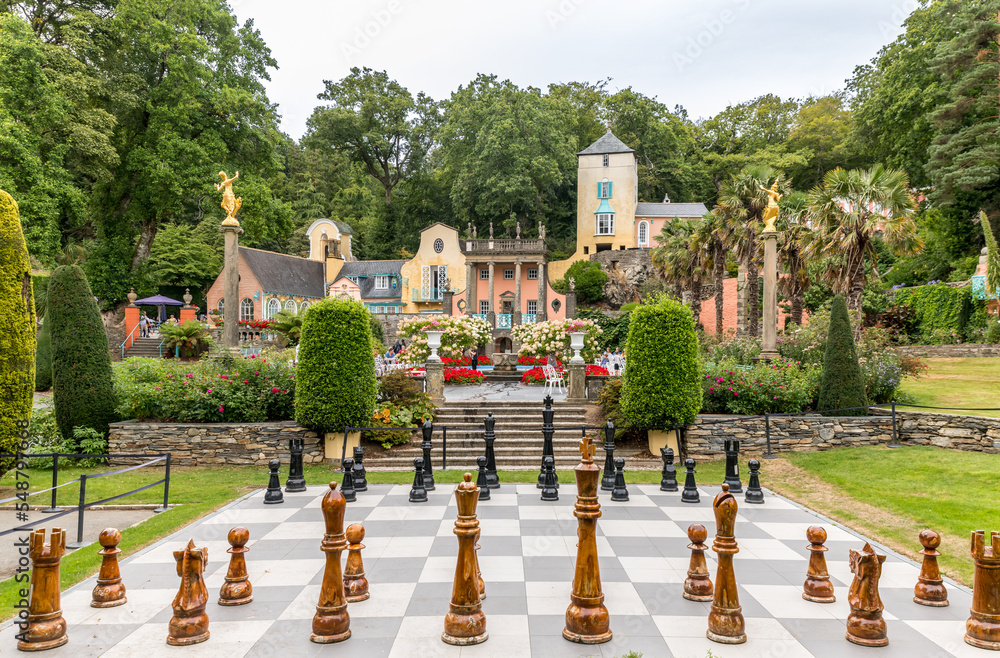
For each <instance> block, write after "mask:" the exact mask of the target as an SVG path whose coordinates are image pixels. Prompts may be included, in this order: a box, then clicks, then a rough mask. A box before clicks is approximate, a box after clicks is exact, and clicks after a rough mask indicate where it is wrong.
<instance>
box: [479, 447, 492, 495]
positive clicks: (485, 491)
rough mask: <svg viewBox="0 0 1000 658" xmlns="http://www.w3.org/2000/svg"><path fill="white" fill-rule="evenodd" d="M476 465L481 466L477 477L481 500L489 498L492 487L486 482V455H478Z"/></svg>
mask: <svg viewBox="0 0 1000 658" xmlns="http://www.w3.org/2000/svg"><path fill="white" fill-rule="evenodd" d="M476 466H478V467H479V474H478V475H477V477H476V486H477V487H479V500H489V499H490V487H489V485H488V484H486V457H484V456H483V455H479V456H478V457H476Z"/></svg>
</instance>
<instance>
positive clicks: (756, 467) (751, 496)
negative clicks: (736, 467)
mask: <svg viewBox="0 0 1000 658" xmlns="http://www.w3.org/2000/svg"><path fill="white" fill-rule="evenodd" d="M748 465H749V466H750V482H748V483H747V493H746V497H745V499H746V501H747V502H748V503H756V504H761V503H763V502H764V492H763V491H762V490H761V488H760V462H759V461H757V460H756V459H751V460H750V463H749V464H748Z"/></svg>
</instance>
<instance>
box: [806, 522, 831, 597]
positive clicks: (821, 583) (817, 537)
mask: <svg viewBox="0 0 1000 658" xmlns="http://www.w3.org/2000/svg"><path fill="white" fill-rule="evenodd" d="M806 539H808V540H809V547H808V548H809V551H810V553H809V566H808V567H807V569H806V582H805V583H803V584H802V598H804V599H805V600H806V601H812V602H813V603H833V602H835V601H836V600H837V597H836V596H834V594H833V583H832V582H830V573H829V571H827V569H826V551H828V550H829V549H828V548H827V547H826V546H824V544H825V543H826V528H824V527H823V526H818V525H814V526H809V528H808V529H806Z"/></svg>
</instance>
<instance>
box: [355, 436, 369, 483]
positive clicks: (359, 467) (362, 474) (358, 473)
mask: <svg viewBox="0 0 1000 658" xmlns="http://www.w3.org/2000/svg"><path fill="white" fill-rule="evenodd" d="M364 458H365V449H364V448H362V447H361V446H355V447H354V490H355V491H361V492H364V491H368V471H367V470H365V465H364V463H363V462H364Z"/></svg>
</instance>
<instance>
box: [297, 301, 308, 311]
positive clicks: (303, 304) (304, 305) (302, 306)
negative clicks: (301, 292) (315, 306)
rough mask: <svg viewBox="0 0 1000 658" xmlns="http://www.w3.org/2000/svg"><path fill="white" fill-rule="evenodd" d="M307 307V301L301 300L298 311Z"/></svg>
mask: <svg viewBox="0 0 1000 658" xmlns="http://www.w3.org/2000/svg"><path fill="white" fill-rule="evenodd" d="M307 308H309V302H302V303H301V304H299V313H301V312H302V311H304V310H306V309H307Z"/></svg>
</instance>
